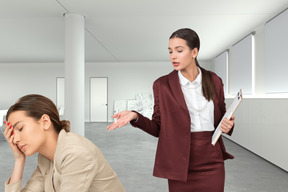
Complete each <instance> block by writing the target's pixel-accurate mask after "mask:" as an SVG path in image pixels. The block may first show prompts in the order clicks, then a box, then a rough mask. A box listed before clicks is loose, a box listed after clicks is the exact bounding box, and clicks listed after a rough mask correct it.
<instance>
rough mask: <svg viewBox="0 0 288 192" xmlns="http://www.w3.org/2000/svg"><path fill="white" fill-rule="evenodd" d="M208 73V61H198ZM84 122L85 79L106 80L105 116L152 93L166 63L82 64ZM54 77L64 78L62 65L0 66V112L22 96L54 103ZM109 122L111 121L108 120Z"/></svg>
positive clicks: (166, 70)
mask: <svg viewBox="0 0 288 192" xmlns="http://www.w3.org/2000/svg"><path fill="white" fill-rule="evenodd" d="M199 63H200V65H201V66H203V67H204V68H206V69H208V70H211V68H212V67H211V63H210V62H209V61H199ZM85 65H86V66H85V121H89V78H90V77H108V116H109V117H111V116H112V114H113V104H114V101H115V100H119V99H135V94H136V93H153V91H152V85H153V82H154V81H155V80H156V79H157V78H158V77H160V76H163V75H166V74H168V73H170V72H171V71H172V70H173V67H172V65H171V64H170V62H169V61H167V62H121V63H108V62H103V63H101V62H97V63H86V64H85ZM56 77H64V64H63V63H6V64H5V63H0V87H1V89H2V90H1V94H0V109H8V108H9V107H10V106H11V105H12V104H14V103H15V102H16V100H17V99H18V98H19V97H21V96H23V95H26V94H31V93H37V94H42V95H45V96H47V97H49V98H50V99H51V100H52V101H53V102H54V103H56ZM108 120H109V121H112V118H109V119H108Z"/></svg>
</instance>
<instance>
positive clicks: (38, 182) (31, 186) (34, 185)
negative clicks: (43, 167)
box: [5, 166, 44, 192]
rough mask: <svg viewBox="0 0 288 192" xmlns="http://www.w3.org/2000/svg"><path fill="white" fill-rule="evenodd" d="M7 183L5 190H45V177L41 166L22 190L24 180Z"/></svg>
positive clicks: (39, 191)
mask: <svg viewBox="0 0 288 192" xmlns="http://www.w3.org/2000/svg"><path fill="white" fill-rule="evenodd" d="M7 182H8V181H7ZM7 182H6V183H5V192H20V191H21V192H41V191H44V177H43V175H42V173H41V171H40V169H39V166H37V168H36V169H35V171H34V172H33V174H32V176H31V178H30V179H29V181H28V182H27V184H26V186H25V187H24V188H23V189H22V190H21V186H22V180H19V181H17V182H15V183H11V184H7Z"/></svg>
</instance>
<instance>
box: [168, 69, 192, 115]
mask: <svg viewBox="0 0 288 192" xmlns="http://www.w3.org/2000/svg"><path fill="white" fill-rule="evenodd" d="M168 81H169V86H170V88H171V91H172V93H173V95H174V97H175V98H176V100H177V102H178V103H179V105H180V106H181V107H183V109H185V110H186V111H187V112H188V108H187V106H186V102H185V99H184V95H183V93H182V89H181V86H180V82H179V77H178V71H175V70H174V71H172V72H171V73H170V74H169V75H168Z"/></svg>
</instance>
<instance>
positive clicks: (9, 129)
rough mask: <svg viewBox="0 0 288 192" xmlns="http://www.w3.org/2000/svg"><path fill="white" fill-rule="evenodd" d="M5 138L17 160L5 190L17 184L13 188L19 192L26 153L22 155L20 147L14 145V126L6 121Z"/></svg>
mask: <svg viewBox="0 0 288 192" xmlns="http://www.w3.org/2000/svg"><path fill="white" fill-rule="evenodd" d="M4 136H5V138H6V140H7V142H8V143H9V146H10V148H11V150H12V152H13V155H14V159H15V161H14V169H13V172H12V175H11V177H10V178H9V179H8V181H7V182H6V183H5V188H6V187H7V188H8V185H9V184H11V187H12V184H13V183H16V184H15V185H13V187H12V188H13V189H14V188H15V187H16V188H15V189H14V190H15V191H17V189H18V188H19V189H18V190H20V188H21V181H22V175H23V170H24V166H25V159H26V156H25V154H24V153H22V152H21V151H20V150H19V148H18V146H17V145H16V144H15V143H14V138H15V134H14V131H13V126H12V124H11V123H10V122H6V121H5V131H4ZM19 183H20V186H19ZM5 191H6V189H5Z"/></svg>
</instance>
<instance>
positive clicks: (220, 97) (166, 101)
mask: <svg viewBox="0 0 288 192" xmlns="http://www.w3.org/2000/svg"><path fill="white" fill-rule="evenodd" d="M201 70H205V69H203V68H201ZM210 73H211V75H212V79H213V82H214V86H215V99H214V100H213V102H214V127H217V125H218V123H219V122H220V121H221V119H222V117H223V115H224V113H225V111H226V106H225V102H224V92H223V83H222V80H221V79H220V78H219V77H218V76H217V75H216V74H215V73H213V72H210ZM153 92H154V113H153V115H152V120H150V119H148V118H146V117H144V116H143V115H141V114H139V113H138V112H137V113H138V117H139V118H138V120H137V121H136V122H135V121H131V122H130V123H131V125H132V126H134V127H138V128H140V129H142V130H143V131H145V132H147V133H149V134H151V135H153V136H155V137H159V139H158V146H157V152H156V158H155V165H154V172H153V175H154V176H156V177H162V178H167V179H172V180H179V181H186V180H187V175H188V167H189V157H190V142H191V141H190V140H191V128H190V115H189V111H188V108H187V106H186V103H185V99H184V96H183V93H182V90H181V86H180V83H179V77H178V72H177V71H172V72H171V73H170V74H168V75H166V76H163V77H160V78H159V79H157V80H156V81H155V82H154V84H153ZM232 131H233V129H232V130H231V131H230V132H229V135H231V134H232ZM211 139H212V137H211ZM219 142H220V146H221V149H222V152H223V158H224V160H225V159H233V158H234V157H233V156H232V155H230V154H229V153H227V152H226V149H225V146H224V143H223V140H222V138H221V137H220V139H219Z"/></svg>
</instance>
